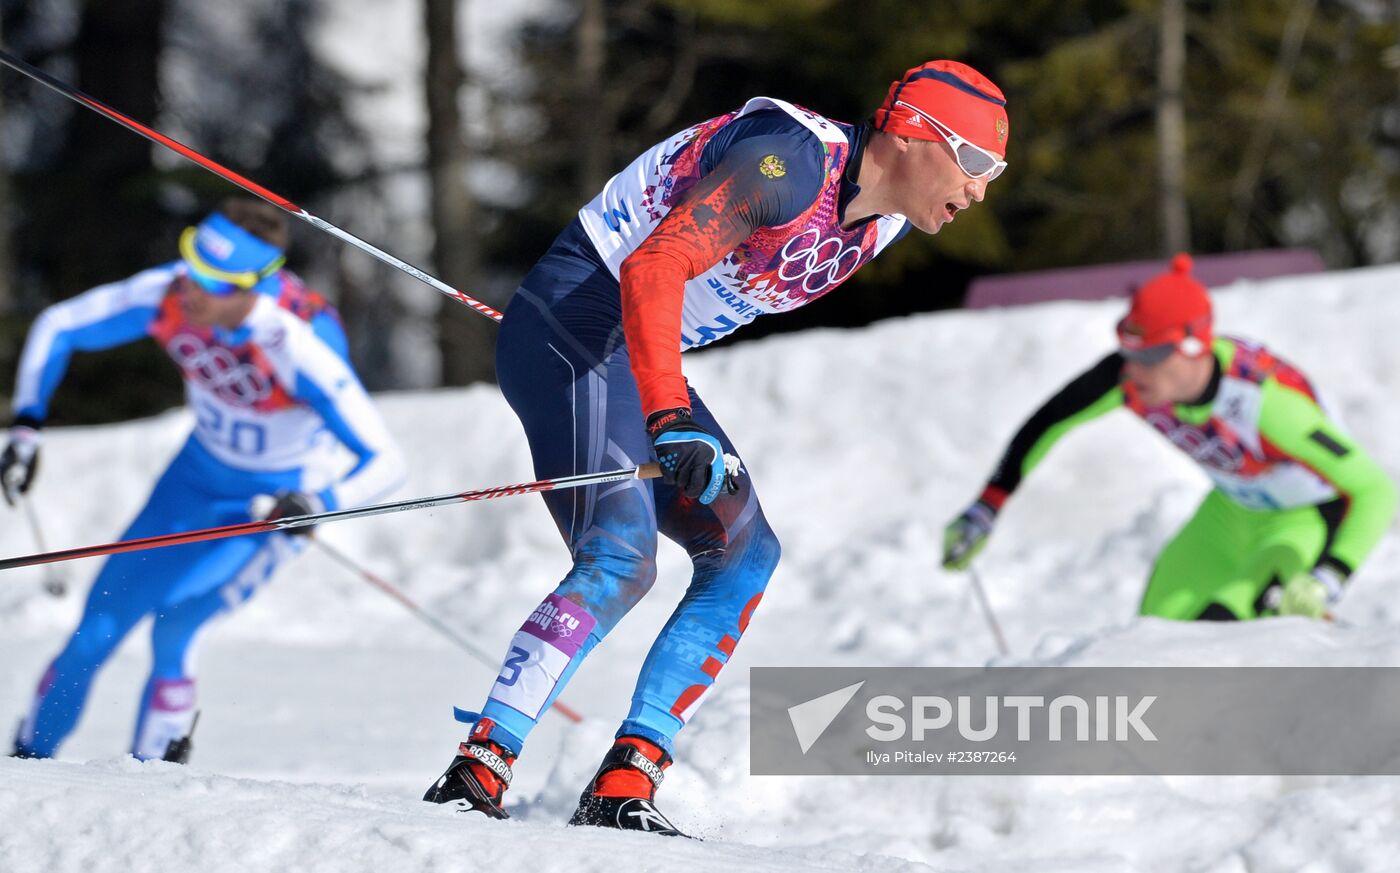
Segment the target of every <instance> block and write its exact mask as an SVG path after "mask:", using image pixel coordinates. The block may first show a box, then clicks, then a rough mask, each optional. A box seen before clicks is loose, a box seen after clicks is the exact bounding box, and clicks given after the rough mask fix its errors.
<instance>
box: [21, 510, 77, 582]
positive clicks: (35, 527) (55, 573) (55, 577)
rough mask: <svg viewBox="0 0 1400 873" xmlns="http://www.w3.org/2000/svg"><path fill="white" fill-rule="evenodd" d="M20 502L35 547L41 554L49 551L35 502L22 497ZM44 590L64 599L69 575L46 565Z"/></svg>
mask: <svg viewBox="0 0 1400 873" xmlns="http://www.w3.org/2000/svg"><path fill="white" fill-rule="evenodd" d="M19 502H20V503H21V504H22V505H23V506H24V516H25V518H27V519H28V520H29V530H30V532H31V533H33V534H34V545H35V546H36V547H38V549H39V551H41V552H46V551H48V549H49V547H48V546H46V545H44V532H43V530H42V529H41V528H40V527H39V514H38V513H37V512H35V511H34V502H33V501H32V500H30V499H29V498H28V497H22V498H21V499H20V501H19ZM44 590H45V591H47V592H49V593H50V594H52V595H53V596H54V597H62V596H63V595H65V594H67V593H68V574H67V573H65V572H64V571H63V570H62V569H60V568H59V567H58V566H56V565H54V564H45V565H44Z"/></svg>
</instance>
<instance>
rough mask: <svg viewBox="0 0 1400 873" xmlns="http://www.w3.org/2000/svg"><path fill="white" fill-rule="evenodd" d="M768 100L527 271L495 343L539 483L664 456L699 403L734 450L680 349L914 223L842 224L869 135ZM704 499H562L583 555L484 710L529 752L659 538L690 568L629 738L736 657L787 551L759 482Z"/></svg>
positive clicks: (553, 506)
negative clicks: (665, 414)
mask: <svg viewBox="0 0 1400 873" xmlns="http://www.w3.org/2000/svg"><path fill="white" fill-rule="evenodd" d="M868 133H869V132H868V129H867V128H865V127H858V126H855V127H853V126H849V125H845V124H839V123H836V122H833V121H830V120H828V119H825V118H822V117H820V116H818V115H815V114H813V113H811V112H808V111H807V110H804V109H801V108H799V107H796V106H793V105H790V104H787V103H783V102H781V101H777V100H770V99H768V98H756V99H754V100H751V101H749V102H748V103H747V104H746V105H745V106H744V107H743V108H742V109H740V110H738V111H736V112H733V113H729V114H727V115H723V116H720V117H718V118H714V119H711V120H709V121H705V122H702V123H701V124H698V125H696V126H694V127H691V128H688V129H686V130H683V131H681V132H680V133H678V134H676V135H675V136H672V137H670V138H669V139H667V140H665V141H664V142H661V143H659V144H657V145H656V146H655V147H653V148H652V149H650V150H648V151H647V152H646V153H645V154H643V155H641V156H640V157H639V158H637V160H636V161H634V162H633V163H632V164H631V165H629V166H628V167H627V168H626V169H625V170H623V171H622V172H621V173H619V174H618V175H617V176H615V177H613V179H612V180H611V181H609V182H608V184H607V186H606V187H605V188H604V190H603V191H602V193H600V194H599V195H598V196H597V197H596V198H595V199H594V200H593V201H592V202H591V203H589V204H588V205H587V206H586V207H584V208H583V209H582V210H581V211H580V212H579V215H578V218H577V219H576V220H575V221H574V222H572V223H571V224H570V225H569V226H568V227H567V228H566V229H565V230H564V232H563V233H561V234H560V235H559V237H558V238H557V239H556V240H555V242H554V244H553V246H552V247H551V248H550V249H549V251H548V252H547V253H546V254H545V255H544V257H543V258H541V259H540V261H539V262H538V263H537V264H536V266H535V267H534V269H533V270H531V271H530V273H529V274H528V275H527V276H526V278H525V280H524V282H523V283H522V285H521V287H520V289H519V291H518V292H517V294H516V296H515V298H514V299H513V300H512V302H511V304H510V306H509V308H508V309H507V311H506V315H505V319H504V322H503V324H502V327H501V334H500V339H499V343H498V346H497V373H498V377H499V380H500V385H501V389H502V391H503V392H504V394H505V396H506V399H507V400H508V401H509V402H510V404H511V406H512V408H513V409H514V410H515V412H516V414H517V415H518V416H519V418H520V421H521V424H522V425H523V426H524V428H525V433H526V436H527V437H528V439H529V443H530V451H531V454H532V457H533V459H534V464H535V472H536V474H537V475H539V476H540V477H557V476H568V475H574V474H580V473H588V472H595V471H601V470H608V469H617V468H626V467H631V466H635V465H638V464H641V463H645V462H648V461H650V460H652V459H653V455H652V444H651V440H650V439H649V437H648V435H647V433H646V430H645V422H646V419H647V416H648V415H650V414H651V413H653V412H656V411H658V410H664V409H670V408H675V407H688V408H689V409H690V410H691V413H692V415H693V417H694V419H695V421H696V422H697V423H699V424H700V425H702V426H703V427H704V428H705V429H706V430H708V431H709V432H710V433H711V434H713V435H714V436H715V437H716V438H717V439H719V441H720V442H721V444H722V445H723V446H724V448H725V450H726V451H727V452H729V453H731V454H736V455H737V454H738V452H737V450H736V449H735V448H734V446H733V445H732V443H731V442H730V441H729V439H728V437H726V436H725V434H724V431H723V429H722V428H721V427H720V425H719V423H718V422H717V421H715V419H714V417H713V416H712V415H711V414H710V412H709V410H708V409H707V408H706V406H705V404H704V402H703V401H702V400H701V399H700V397H699V395H697V394H696V392H695V390H694V389H693V388H692V387H691V386H690V385H689V384H688V383H687V382H686V379H685V377H684V376H683V375H682V373H681V367H680V355H681V352H682V351H684V350H685V349H688V348H693V347H697V346H702V345H705V344H707V343H709V342H712V341H713V340H716V339H719V338H720V337H723V336H725V335H727V334H729V333H730V332H732V331H734V330H736V329H737V328H739V327H741V326H743V325H744V324H747V323H748V322H750V321H752V320H753V319H754V318H756V317H758V316H759V315H764V314H768V313H776V312H786V311H789V310H792V309H796V308H797V307H800V306H803V305H805V304H807V303H809V302H811V301H812V300H815V299H817V298H818V297H820V296H822V295H824V294H826V293H827V292H829V291H831V290H833V289H834V288H836V287H837V286H838V285H840V284H841V283H842V282H843V281H845V280H846V279H847V278H849V277H850V276H851V274H853V273H854V272H855V271H856V270H857V269H858V268H859V267H860V266H862V265H863V264H865V263H866V262H868V261H869V260H870V259H871V258H873V257H874V256H875V255H876V254H878V253H879V252H880V251H881V250H883V249H884V248H885V247H886V246H887V245H889V244H890V243H892V242H893V241H895V240H896V239H898V238H899V237H900V236H902V235H903V233H904V232H905V230H906V221H905V219H904V218H903V217H902V216H899V215H887V216H874V217H871V218H869V219H866V220H862V221H859V222H855V223H854V224H853V225H852V226H850V227H843V226H842V215H843V210H844V208H845V205H846V204H847V203H849V202H850V200H851V199H852V198H853V197H854V196H855V195H856V193H858V191H859V188H858V186H857V185H856V182H855V180H856V178H857V174H858V170H859V163H860V157H861V155H862V150H863V148H864V143H865V139H866V137H867V136H868ZM739 482H740V487H739V489H738V491H737V493H734V494H727V493H726V494H721V495H720V496H719V497H718V498H717V499H715V500H714V501H713V502H712V503H709V504H707V505H702V504H701V503H699V502H698V501H696V500H693V499H688V498H686V497H684V496H683V495H681V494H680V493H679V492H678V491H677V490H676V489H675V488H673V487H671V486H668V485H666V484H664V483H662V482H660V481H656V480H636V481H627V482H622V483H614V484H608V485H599V486H592V487H589V488H582V489H573V490H569V491H559V492H553V493H548V494H546V495H545V496H544V499H545V502H546V503H547V505H548V506H549V510H550V512H551V514H552V515H553V517H554V521H555V523H556V524H557V525H558V528H559V532H560V535H561V536H562V537H563V538H564V540H565V542H566V543H567V544H568V546H569V549H570V551H571V553H572V555H573V567H572V569H571V570H570V571H569V573H568V574H567V575H566V576H565V577H564V579H563V581H562V582H560V584H559V586H558V587H557V588H556V589H555V590H554V592H553V593H552V594H550V595H548V596H547V597H546V598H545V599H544V601H543V602H541V603H540V605H539V606H538V607H537V608H536V609H535V610H534V612H533V613H532V614H531V615H530V617H529V618H528V619H527V620H526V622H525V624H524V625H523V626H522V627H521V629H520V630H519V631H518V632H517V633H516V635H515V637H514V638H513V639H512V641H511V644H510V649H509V652H508V654H507V656H506V660H505V662H504V664H503V666H502V669H501V673H500V675H499V677H498V678H497V680H496V682H495V684H494V686H493V687H492V689H491V692H490V696H489V699H488V701H487V703H486V705H485V707H484V708H483V710H482V712H481V715H482V716H483V717H484V718H485V719H489V720H490V721H491V722H492V724H491V726H490V731H491V737H492V739H494V740H495V741H496V742H498V743H500V744H502V745H503V746H505V747H507V748H509V749H511V750H512V751H513V752H515V753H516V754H518V753H519V751H520V747H521V745H522V744H523V742H524V739H525V737H526V736H527V735H528V733H529V731H530V730H531V729H532V728H533V726H534V724H535V723H536V721H537V719H538V718H539V717H540V715H541V714H542V713H543V712H544V710H545V709H546V708H547V707H548V706H549V704H550V703H551V702H552V701H553V699H554V698H555V696H557V695H558V693H559V692H560V690H561V689H562V688H563V687H564V685H565V684H566V683H567V682H568V680H569V678H570V676H571V675H572V674H573V672H574V670H575V669H577V668H578V666H579V664H580V663H581V662H582V660H583V659H584V657H586V656H587V654H588V652H589V651H591V650H592V648H593V647H594V646H596V645H597V644H598V643H599V642H600V641H601V640H602V638H603V637H604V636H606V635H607V633H608V632H609V631H610V630H612V628H613V627H614V626H615V625H616V624H617V622H618V621H619V620H620V619H621V618H622V617H623V616H624V615H626V613H627V612H628V610H629V609H631V608H632V606H634V605H635V604H636V603H637V602H638V601H639V600H640V599H641V598H642V597H643V596H644V595H645V594H646V593H647V591H648V590H649V589H650V587H651V585H652V582H653V581H654V579H655V577H656V560H655V558H656V547H657V534H658V533H660V534H663V535H665V536H666V537H668V538H670V539H671V540H673V541H674V542H676V543H678V544H679V545H681V546H682V547H683V548H684V549H685V550H686V551H687V552H688V553H689V555H690V556H691V559H692V562H693V567H694V573H693V576H692V578H691V582H690V586H689V588H688V589H687V591H686V593H685V596H684V597H683V598H682V600H681V602H680V604H679V605H678V606H677V608H676V611H675V613H674V614H673V615H672V616H671V618H670V620H669V621H668V622H667V623H666V625H665V627H664V629H663V630H662V631H661V634H660V636H659V637H658V638H657V639H656V641H655V643H654V644H653V645H652V648H651V651H650V653H649V654H648V655H647V658H646V661H645V663H644V664H643V665H642V670H641V675H640V676H639V678H638V680H637V685H636V689H635V691H634V693H633V697H632V705H631V710H630V711H629V712H628V714H627V718H626V720H625V721H624V722H623V723H622V727H621V728H620V729H619V731H618V736H624V735H630V736H640V737H643V738H645V739H648V740H650V741H651V742H653V743H655V744H657V745H658V746H660V747H662V748H663V749H666V750H667V751H669V750H670V748H671V743H672V739H673V738H674V736H675V734H676V732H677V731H678V730H679V729H680V728H681V726H682V725H683V724H684V723H685V720H686V719H687V717H688V716H689V715H690V714H691V712H692V711H693V710H694V708H695V706H696V704H697V703H698V701H699V700H700V699H701V696H702V695H703V694H704V692H705V691H706V690H707V689H708V688H709V687H710V686H711V685H712V684H713V683H714V681H715V678H716V677H717V676H718V674H719V671H720V669H721V668H722V667H723V665H724V664H725V663H726V662H727V661H728V659H729V658H730V656H731V655H732V654H733V653H734V650H735V646H736V645H737V644H738V641H739V638H740V636H741V635H742V634H743V633H744V630H745V628H746V627H747V626H748V623H749V620H750V618H751V617H752V615H753V613H754V610H755V608H756V607H757V606H758V603H759V600H760V599H761V598H762V596H763V591H764V587H765V586H766V585H767V582H768V579H769V577H770V576H771V575H772V573H773V570H774V568H775V567H776V566H777V562H778V556H779V545H778V540H777V537H776V536H775V535H774V533H773V530H772V528H771V527H769V525H768V522H767V521H766V520H765V518H764V516H763V511H762V509H761V508H760V506H759V502H758V496H757V494H756V492H755V491H754V489H753V487H752V484H751V482H750V479H749V477H748V476H747V475H745V476H741V477H739Z"/></svg>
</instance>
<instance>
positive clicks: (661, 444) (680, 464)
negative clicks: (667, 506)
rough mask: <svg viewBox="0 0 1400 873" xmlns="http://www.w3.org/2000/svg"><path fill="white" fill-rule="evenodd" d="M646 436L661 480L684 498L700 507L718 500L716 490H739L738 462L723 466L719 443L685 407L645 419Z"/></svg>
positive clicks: (731, 491)
mask: <svg viewBox="0 0 1400 873" xmlns="http://www.w3.org/2000/svg"><path fill="white" fill-rule="evenodd" d="M647 434H649V435H650V436H651V443H652V446H653V447H654V448H655V449H656V460H657V461H659V462H660V463H661V479H662V481H663V482H665V483H666V484H667V485H674V486H675V487H676V488H678V489H680V492H681V493H682V494H684V495H685V496H686V497H690V498H699V499H700V502H701V503H703V504H708V503H711V502H712V501H713V500H714V499H715V498H716V497H718V496H719V492H720V489H723V490H724V491H726V492H728V493H729V494H734V493H735V492H737V491H738V490H739V482H738V479H737V476H738V473H739V465H738V459H737V458H735V459H734V461H733V462H731V463H729V464H728V465H726V458H725V454H724V447H723V446H721V445H720V442H719V440H717V439H715V437H714V435H713V434H711V433H710V432H709V431H707V430H705V429H704V428H703V427H701V426H700V425H698V424H696V423H695V420H694V419H692V418H691V417H690V410H689V409H686V408H685V407H677V408H675V409H663V410H661V411H659V412H653V413H652V414H651V415H650V416H648V417H647Z"/></svg>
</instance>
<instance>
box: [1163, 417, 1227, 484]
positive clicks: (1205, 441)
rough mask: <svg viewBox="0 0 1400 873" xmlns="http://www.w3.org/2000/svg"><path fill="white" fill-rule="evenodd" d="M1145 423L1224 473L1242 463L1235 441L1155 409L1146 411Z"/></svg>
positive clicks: (1202, 462) (1193, 457) (1194, 456)
mask: <svg viewBox="0 0 1400 873" xmlns="http://www.w3.org/2000/svg"><path fill="white" fill-rule="evenodd" d="M1147 422H1148V423H1149V424H1151V425H1152V426H1153V427H1155V428H1156V429H1157V430H1159V431H1161V433H1162V434H1163V436H1165V437H1166V438H1167V439H1169V440H1171V442H1172V444H1173V445H1175V446H1176V447H1177V448H1179V449H1181V450H1182V451H1183V452H1185V453H1186V454H1188V455H1190V456H1191V457H1192V459H1194V460H1195V461H1196V462H1198V463H1200V464H1204V465H1205V466H1207V467H1210V468H1213V469H1216V470H1221V471H1223V472H1226V473H1234V472H1236V471H1237V470H1239V469H1240V468H1241V467H1243V466H1244V462H1245V457H1244V450H1243V449H1241V448H1240V446H1239V444H1238V443H1235V442H1232V441H1230V440H1227V439H1223V438H1221V437H1220V436H1219V435H1217V434H1212V433H1209V432H1207V431H1204V430H1201V429H1200V428H1198V427H1192V426H1191V425H1189V424H1183V423H1180V422H1178V421H1177V420H1176V419H1175V418H1173V417H1172V416H1170V415H1164V414H1162V413H1159V412H1153V413H1149V414H1148V415H1147Z"/></svg>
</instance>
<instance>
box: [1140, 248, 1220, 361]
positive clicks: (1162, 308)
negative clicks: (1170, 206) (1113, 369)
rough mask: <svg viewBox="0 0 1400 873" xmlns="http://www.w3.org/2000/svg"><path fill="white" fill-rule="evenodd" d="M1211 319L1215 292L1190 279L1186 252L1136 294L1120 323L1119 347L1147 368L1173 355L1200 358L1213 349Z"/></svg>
mask: <svg viewBox="0 0 1400 873" xmlns="http://www.w3.org/2000/svg"><path fill="white" fill-rule="evenodd" d="M1211 320H1212V313H1211V305H1210V293H1209V292H1208V291H1206V286H1204V285H1202V284H1201V283H1200V282H1199V281H1197V280H1196V278H1195V277H1194V276H1192V275H1191V256H1190V255H1188V254H1185V253H1182V254H1179V255H1177V256H1176V257H1174V258H1172V263H1171V269H1169V270H1168V271H1167V272H1165V273H1163V274H1161V275H1160V276H1157V277H1155V278H1153V279H1151V280H1149V281H1148V282H1147V283H1146V284H1144V285H1143V286H1142V287H1140V288H1138V290H1137V291H1136V292H1135V293H1134V294H1133V303H1132V307H1131V308H1130V309H1129V310H1128V314H1127V315H1126V316H1124V318H1123V320H1122V321H1120V322H1118V345H1119V346H1120V347H1121V350H1122V352H1123V356H1124V357H1126V358H1128V359H1130V360H1135V361H1139V362H1142V363H1147V364H1152V363H1158V362H1160V361H1163V360H1166V358H1168V357H1169V356H1170V355H1171V353H1172V352H1173V351H1180V352H1182V353H1183V354H1185V355H1187V356H1189V357H1195V356H1197V355H1202V354H1205V353H1206V352H1208V351H1209V350H1210V344H1211Z"/></svg>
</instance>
